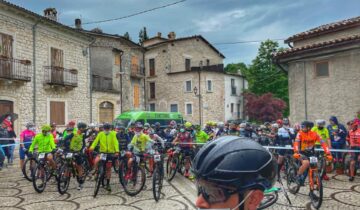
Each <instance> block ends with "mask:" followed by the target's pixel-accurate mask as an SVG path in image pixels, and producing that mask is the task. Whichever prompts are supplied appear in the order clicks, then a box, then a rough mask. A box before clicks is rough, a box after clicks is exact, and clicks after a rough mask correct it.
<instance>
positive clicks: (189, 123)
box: [184, 122, 192, 128]
mask: <svg viewBox="0 0 360 210" xmlns="http://www.w3.org/2000/svg"><path fill="white" fill-rule="evenodd" d="M184 126H185V128H190V127H191V126H192V124H191V122H186V123H185V124H184Z"/></svg>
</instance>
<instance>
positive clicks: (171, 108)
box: [170, 104, 178, 112]
mask: <svg viewBox="0 0 360 210" xmlns="http://www.w3.org/2000/svg"><path fill="white" fill-rule="evenodd" d="M170 112H178V105H177V104H170Z"/></svg>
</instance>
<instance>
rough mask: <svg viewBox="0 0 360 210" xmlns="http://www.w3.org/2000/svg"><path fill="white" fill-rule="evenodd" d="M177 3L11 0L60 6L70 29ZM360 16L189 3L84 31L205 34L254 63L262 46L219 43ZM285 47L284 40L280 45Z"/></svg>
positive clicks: (241, 1)
mask: <svg viewBox="0 0 360 210" xmlns="http://www.w3.org/2000/svg"><path fill="white" fill-rule="evenodd" d="M176 1H178V0H31V1H29V0H11V2H12V3H14V4H17V5H19V6H22V7H25V8H27V9H29V10H31V11H33V12H36V13H39V14H43V10H44V9H45V8H47V7H55V8H56V9H57V11H58V14H59V21H60V22H62V23H64V24H67V25H71V24H74V19H75V18H81V19H82V22H83V23H85V22H89V21H96V20H103V19H109V18H117V17H122V16H125V15H129V14H133V13H136V12H139V11H142V10H147V9H151V8H153V7H157V6H161V5H165V4H169V3H172V2H176ZM355 16H360V0H187V1H185V2H182V3H179V4H176V5H173V6H170V7H167V8H163V9H159V10H156V11H152V12H149V13H146V14H141V15H139V16H134V17H130V18H127V19H123V20H117V21H112V22H106V23H99V24H89V25H84V26H83V27H84V28H85V29H92V28H95V27H99V28H101V29H102V30H103V31H104V32H106V33H110V34H120V35H123V34H124V33H125V32H126V31H128V32H129V33H130V36H131V38H132V40H133V41H135V42H137V41H138V34H139V30H140V29H141V28H142V27H143V26H146V27H147V30H148V35H149V36H150V37H152V36H155V35H156V33H157V32H162V34H163V36H167V34H168V32H170V31H175V32H176V35H177V37H184V36H192V35H195V34H201V35H202V36H204V37H205V38H206V39H207V40H209V41H210V42H211V43H213V44H214V45H215V47H217V48H218V49H219V50H220V51H221V52H222V53H223V54H224V55H225V56H226V59H225V63H233V62H245V63H247V64H249V63H251V61H252V59H254V57H255V56H256V53H257V48H258V46H259V43H246V44H233V45H219V44H217V43H224V42H237V41H252V40H265V39H283V38H287V37H289V36H291V35H293V34H296V33H298V32H302V31H305V30H308V29H311V28H313V27H316V26H319V25H322V24H326V23H330V22H334V21H338V20H342V19H347V18H351V17H355ZM279 42H280V43H283V41H279Z"/></svg>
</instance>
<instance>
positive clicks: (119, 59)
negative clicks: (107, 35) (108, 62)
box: [115, 54, 121, 66]
mask: <svg viewBox="0 0 360 210" xmlns="http://www.w3.org/2000/svg"><path fill="white" fill-rule="evenodd" d="M120 64H121V57H120V54H115V65H117V66H120Z"/></svg>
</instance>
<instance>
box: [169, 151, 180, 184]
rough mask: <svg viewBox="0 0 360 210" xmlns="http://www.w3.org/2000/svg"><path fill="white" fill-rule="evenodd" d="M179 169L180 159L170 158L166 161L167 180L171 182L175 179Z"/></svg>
mask: <svg viewBox="0 0 360 210" xmlns="http://www.w3.org/2000/svg"><path fill="white" fill-rule="evenodd" d="M173 161H174V163H175V166H176V167H175V168H173V167H172V163H173ZM178 167H179V159H178V158H174V157H173V158H168V160H167V161H166V178H167V180H168V181H169V182H171V180H173V179H174V177H175V175H176V172H177V169H178Z"/></svg>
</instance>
